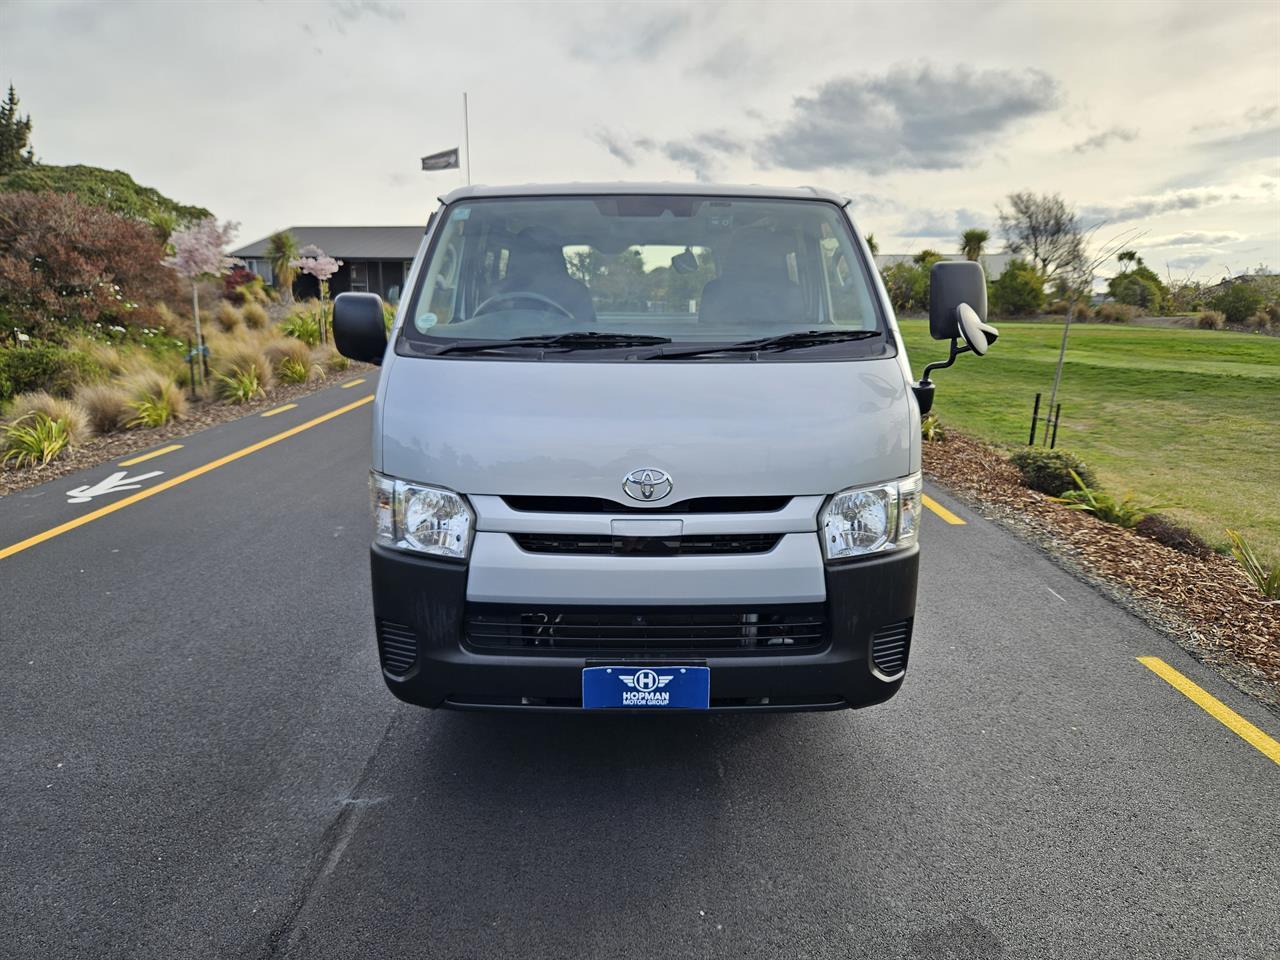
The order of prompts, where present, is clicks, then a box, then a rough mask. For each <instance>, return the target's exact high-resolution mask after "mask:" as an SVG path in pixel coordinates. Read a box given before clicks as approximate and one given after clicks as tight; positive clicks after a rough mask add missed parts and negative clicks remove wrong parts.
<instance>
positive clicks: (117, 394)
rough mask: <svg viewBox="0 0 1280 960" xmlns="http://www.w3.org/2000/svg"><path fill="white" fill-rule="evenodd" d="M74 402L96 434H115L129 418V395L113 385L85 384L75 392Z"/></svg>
mask: <svg viewBox="0 0 1280 960" xmlns="http://www.w3.org/2000/svg"><path fill="white" fill-rule="evenodd" d="M75 400H76V403H78V404H79V405H80V406H81V407H82V408H83V409H84V412H85V414H86V415H87V416H88V417H89V423H90V424H92V425H93V429H94V431H95V432H97V433H115V432H116V431H117V430H119V429H121V428H122V427H124V426H125V423H126V421H127V420H128V418H129V395H128V394H127V393H126V392H125V391H124V390H122V389H121V388H120V387H118V386H116V385H115V384H111V383H91V384H87V385H86V386H83V387H81V388H80V389H78V390H77V391H76V396H75Z"/></svg>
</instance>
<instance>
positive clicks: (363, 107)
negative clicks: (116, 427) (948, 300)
mask: <svg viewBox="0 0 1280 960" xmlns="http://www.w3.org/2000/svg"><path fill="white" fill-rule="evenodd" d="M10 79H11V80H12V81H13V82H14V83H15V84H16V85H17V88H18V92H19V95H20V96H21V98H22V100H23V106H24V108H25V109H28V110H30V112H31V115H32V117H33V120H34V122H35V129H34V134H33V142H34V144H35V147H36V150H37V153H38V155H39V157H40V159H42V160H43V161H44V162H47V163H57V164H66V163H87V164H94V165H98V166H104V167H112V168H119V169H123V170H126V171H128V172H129V173H131V174H132V175H133V176H134V177H135V178H136V179H137V180H139V181H140V182H142V183H145V184H148V185H151V186H155V187H157V188H159V189H160V190H161V191H163V192H164V193H166V194H168V195H170V196H172V197H174V198H176V199H180V200H182V201H184V202H188V203H198V204H201V205H203V206H206V207H208V208H210V209H211V210H213V211H214V212H215V213H216V214H217V215H218V216H219V217H220V218H223V219H231V220H236V221H239V222H240V223H241V229H240V233H239V239H240V240H241V241H246V242H247V241H249V240H253V239H256V238H257V237H259V236H262V235H264V234H266V233H269V232H271V231H272V230H275V229H277V228H279V227H283V226H288V225H300V224H312V225H314V224H395V223H412V224H417V223H423V222H425V219H426V216H427V214H428V212H429V211H430V209H431V208H432V207H433V206H434V205H435V197H436V196H438V195H440V194H442V193H445V192H447V191H448V190H450V189H452V188H453V187H455V186H458V185H460V184H461V183H462V182H463V177H462V175H461V174H460V173H459V171H445V172H440V173H430V174H427V173H423V172H421V171H420V170H419V169H418V166H419V158H420V157H421V156H422V155H423V154H424V153H428V152H431V151H434V150H439V149H443V148H447V147H451V146H454V145H455V144H457V143H458V142H459V141H460V140H461V136H462V117H461V94H462V91H464V90H466V91H468V92H469V94H470V100H471V145H472V150H473V160H472V174H473V179H474V180H475V181H476V182H477V183H510V182H526V181H558V180H628V179H629V180H690V179H706V180H722V181H732V182H755V183H771V184H818V185H822V186H827V187H830V188H832V189H835V190H839V191H843V192H845V193H846V194H848V195H849V196H851V197H853V198H854V210H855V215H856V217H857V219H858V220H859V222H860V224H861V225H862V226H863V228H864V229H866V230H870V231H873V232H874V233H875V234H876V236H877V238H878V239H879V240H880V246H881V250H882V251H885V252H914V251H917V250H920V249H922V248H924V247H934V248H938V249H943V250H953V249H955V246H956V242H957V241H956V237H957V234H958V232H959V231H960V230H961V229H963V228H965V227H969V226H982V227H990V228H992V232H993V234H994V233H995V230H994V227H995V222H996V214H995V211H996V205H997V203H998V202H999V201H1000V200H1001V198H1002V197H1004V196H1005V195H1006V194H1007V193H1009V192H1010V191H1012V190H1021V189H1029V190H1035V191H1046V192H1059V193H1061V194H1062V195H1063V196H1064V197H1065V198H1066V199H1067V200H1069V201H1070V202H1071V203H1073V204H1075V205H1076V207H1077V208H1078V209H1079V210H1080V212H1081V214H1082V216H1083V218H1084V219H1085V221H1086V222H1087V223H1088V224H1090V225H1091V224H1093V223H1096V222H1098V221H1104V220H1105V221H1106V225H1105V226H1104V227H1103V228H1102V230H1101V231H1100V232H1099V234H1098V237H1099V238H1100V239H1106V238H1107V237H1109V236H1111V235H1114V234H1116V233H1119V232H1121V231H1125V230H1129V229H1138V230H1141V231H1145V234H1144V235H1143V236H1142V237H1141V239H1140V240H1139V241H1138V243H1137V246H1138V247H1139V248H1140V249H1141V251H1142V253H1143V255H1144V257H1145V258H1146V260H1147V261H1148V263H1150V264H1151V265H1152V266H1154V267H1156V268H1157V269H1159V270H1161V272H1163V271H1164V269H1165V267H1166V265H1168V268H1169V269H1170V270H1172V271H1173V272H1174V273H1175V275H1185V274H1186V273H1187V272H1188V271H1194V274H1195V275H1196V276H1197V277H1198V278H1200V279H1216V278H1217V277H1218V276H1221V275H1222V274H1223V273H1225V271H1226V270H1228V269H1230V270H1232V271H1236V272H1238V271H1240V270H1242V269H1248V268H1252V267H1254V266H1256V265H1258V264H1259V263H1266V264H1269V265H1270V266H1271V267H1273V268H1280V3H1276V2H1275V0H1264V2H1257V3H1252V2H1239V3H1230V2H1216V3H1213V4H1207V3H1204V2H1202V0H1196V2H1190V3H1158V2H1137V3H1125V2H1120V0H1107V2H1093V3H1090V2H1064V3H1054V2H1047V0H1042V2H992V3H984V4H965V3H957V2H927V0H917V2H911V3H884V4H880V3H800V2H790V3H785V4H784V3H777V4H773V3H768V4H765V3H762V4H748V3H733V4H730V3H725V4H710V3H709V4H705V5H703V4H693V3H681V4H673V5H662V4H659V3H639V2H629V3H625V4H605V3H599V4H590V5H571V4H534V3H525V4H491V5H484V4H480V3H471V4H465V5H464V4H458V5H450V4H425V3H423V4H416V3H406V4H397V3H390V2H371V0H365V2H353V0H344V2H316V3H301V2H295V3H271V2H240V3H235V2H224V3H218V4H207V5H206V4H200V3H195V2H185V3H166V4H161V3H99V2H94V3H86V4H77V3H66V4H63V3H56V2H48V0H42V2H38V3H36V2H32V3H27V2H4V3H0V81H7V80H10Z"/></svg>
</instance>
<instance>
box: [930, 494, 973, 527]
mask: <svg viewBox="0 0 1280 960" xmlns="http://www.w3.org/2000/svg"><path fill="white" fill-rule="evenodd" d="M920 502H921V503H923V504H924V505H925V506H926V507H928V508H929V509H930V510H932V511H933V512H934V513H936V514H937V515H938V516H940V517H941V518H942V519H943V520H945V521H947V523H950V524H952V525H954V526H957V527H963V526H964V521H963V520H961V519H960V518H959V517H957V516H956V515H955V514H954V513H952V512H951V511H950V510H948V509H947V508H946V507H944V506H943V505H942V504H940V503H939V502H938V501H937V500H935V499H933V497H930V496H928V495H927V494H923V493H922V494H920Z"/></svg>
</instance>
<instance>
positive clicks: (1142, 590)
mask: <svg viewBox="0 0 1280 960" xmlns="http://www.w3.org/2000/svg"><path fill="white" fill-rule="evenodd" d="M924 469H925V472H926V473H928V474H929V476H930V478H931V479H933V480H935V481H937V482H938V483H940V484H942V485H943V486H945V487H947V488H948V489H950V490H952V491H953V492H955V493H956V494H958V495H959V496H961V497H962V498H964V499H966V500H968V501H970V502H971V503H973V504H974V505H975V506H977V507H979V508H980V509H981V510H982V512H983V513H984V515H986V516H989V517H991V518H992V519H995V520H998V521H1001V522H1003V523H1004V524H1005V525H1007V526H1009V527H1011V528H1012V529H1014V530H1015V531H1016V532H1018V533H1020V534H1021V535H1022V536H1024V537H1025V538H1027V539H1030V540H1031V541H1032V542H1034V543H1036V544H1038V545H1039V546H1040V547H1041V548H1043V549H1044V550H1045V551H1046V552H1047V553H1049V554H1050V555H1051V556H1053V557H1055V558H1057V559H1058V560H1059V561H1061V562H1062V563H1063V565H1064V566H1066V567H1067V568H1068V569H1070V570H1072V572H1074V573H1076V574H1078V575H1080V576H1082V577H1083V578H1084V579H1086V580H1087V581H1089V582H1091V583H1093V584H1095V585H1096V586H1099V587H1101V588H1102V589H1103V590H1104V592H1106V593H1107V594H1108V595H1110V596H1111V597H1112V598H1114V599H1116V600H1118V601H1119V602H1120V603H1121V604H1122V605H1124V606H1125V607H1127V608H1128V609H1129V610H1131V611H1132V612H1134V613H1135V614H1137V615H1138V616H1139V617H1140V618H1142V619H1143V620H1145V621H1147V622H1148V623H1150V624H1152V625H1153V626H1155V627H1157V628H1159V629H1161V630H1163V631H1164V632H1166V633H1169V634H1170V635H1172V636H1173V638H1174V639H1175V640H1177V641H1178V642H1179V643H1180V644H1181V645H1182V646H1183V647H1185V648H1186V649H1187V650H1189V651H1190V652H1191V653H1192V654H1193V655H1194V656H1195V657H1196V658H1197V659H1199V660H1202V661H1204V662H1206V663H1210V664H1213V665H1214V666H1216V667H1218V668H1219V669H1220V670H1221V671H1222V672H1223V673H1224V674H1225V675H1226V676H1227V678H1228V679H1230V680H1231V681H1232V682H1233V683H1235V684H1236V685H1237V686H1238V687H1241V688H1242V689H1244V690H1245V691H1246V692H1247V693H1250V694H1252V695H1253V696H1255V697H1258V698H1259V699H1262V700H1263V701H1265V702H1267V703H1269V704H1271V705H1272V706H1276V705H1280V604H1277V603H1269V602H1268V601H1266V600H1265V599H1264V598H1263V597H1262V596H1261V594H1259V593H1258V591H1257V589H1256V588H1255V587H1254V585H1253V583H1252V582H1251V581H1250V580H1249V579H1248V578H1247V577H1246V576H1245V575H1244V572H1243V571H1242V570H1241V569H1240V567H1239V565H1238V564H1237V563H1236V561H1235V559H1234V558H1233V557H1230V556H1221V555H1218V554H1214V553H1209V554H1207V555H1205V554H1202V555H1200V556H1195V555H1192V554H1188V553H1183V552H1181V551H1179V550H1175V549H1172V548H1170V547H1167V546H1165V545H1164V544H1161V543H1158V542H1156V541H1155V540H1151V539H1149V538H1147V537H1145V536H1143V535H1141V534H1140V533H1138V532H1136V531H1134V530H1127V529H1125V528H1123V527H1118V526H1115V525H1113V524H1109V523H1104V522H1102V521H1101V520H1098V519H1096V518H1095V517H1093V516H1091V515H1090V514H1087V513H1084V512H1081V511H1078V510H1069V509H1067V508H1066V507H1065V506H1063V505H1061V504H1058V503H1055V502H1053V500H1052V499H1050V498H1049V497H1048V496H1046V495H1044V494H1042V493H1038V492H1036V491H1035V490H1030V489H1028V488H1027V487H1024V486H1023V485H1022V483H1021V482H1020V481H1021V478H1020V475H1019V473H1018V471H1017V469H1016V468H1014V467H1013V465H1012V464H1010V463H1009V461H1008V460H1007V459H1006V458H1005V455H1004V454H1003V453H1001V452H1000V450H998V449H997V448H995V447H993V446H990V445H988V444H985V443H981V442H979V441H977V440H973V439H970V438H968V437H964V436H957V435H956V434H955V433H954V432H953V433H949V434H948V437H947V439H946V440H945V441H943V442H939V443H926V444H924Z"/></svg>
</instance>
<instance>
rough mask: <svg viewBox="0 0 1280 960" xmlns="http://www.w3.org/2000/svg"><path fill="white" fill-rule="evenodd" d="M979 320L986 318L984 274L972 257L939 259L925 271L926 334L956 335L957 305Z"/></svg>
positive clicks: (938, 336)
mask: <svg viewBox="0 0 1280 960" xmlns="http://www.w3.org/2000/svg"><path fill="white" fill-rule="evenodd" d="M961 305H965V306H967V307H969V309H970V310H971V311H972V312H973V313H974V314H976V315H977V318H978V320H979V321H985V320H986V319H987V276H986V273H984V272H983V269H982V264H980V263H977V262H975V261H973V260H943V261H941V262H939V263H935V264H934V265H933V269H932V270H930V271H929V335H930V336H931V337H933V339H935V340H954V339H955V338H956V337H958V336H960V335H961V334H960V307H961Z"/></svg>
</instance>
